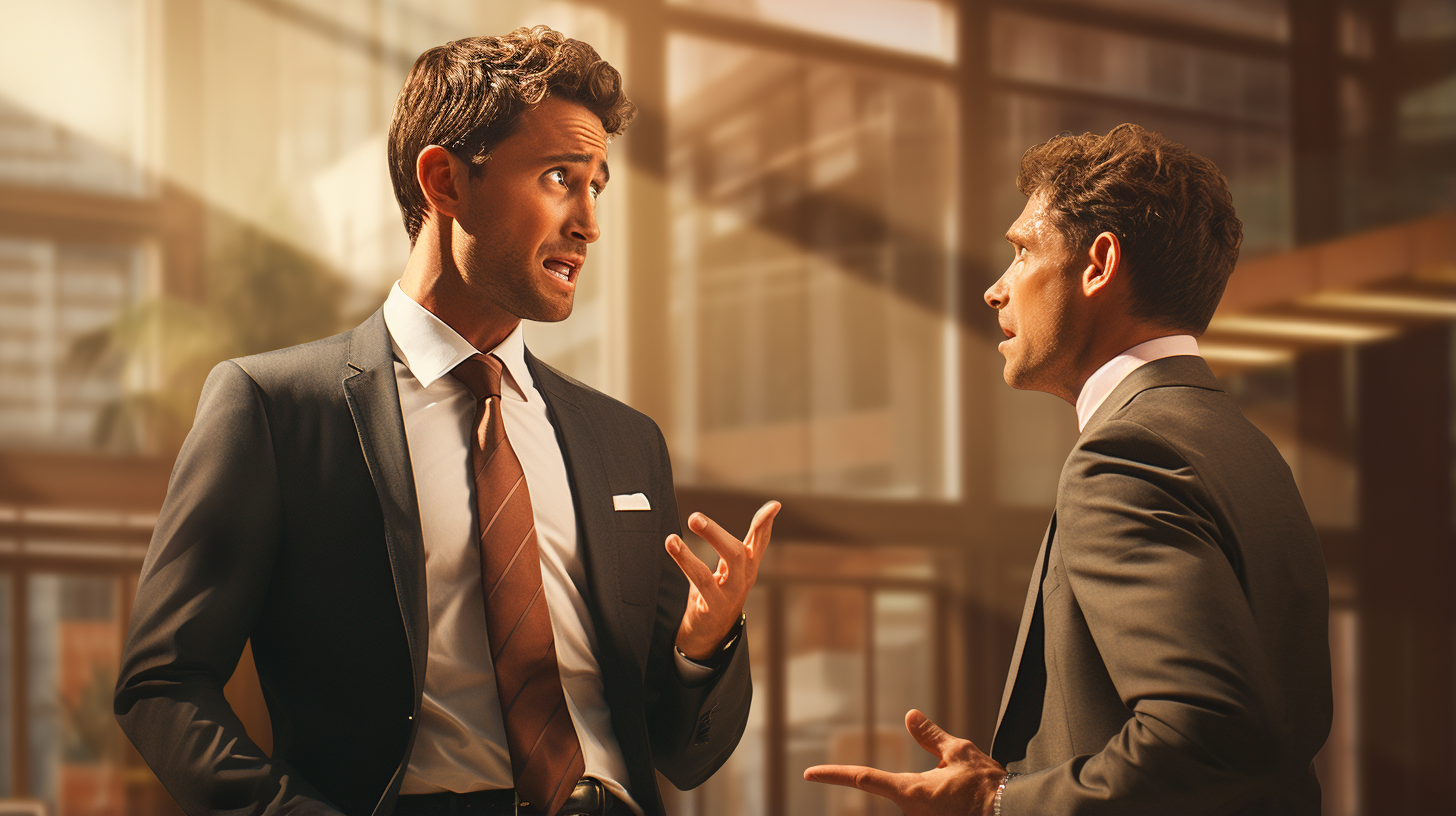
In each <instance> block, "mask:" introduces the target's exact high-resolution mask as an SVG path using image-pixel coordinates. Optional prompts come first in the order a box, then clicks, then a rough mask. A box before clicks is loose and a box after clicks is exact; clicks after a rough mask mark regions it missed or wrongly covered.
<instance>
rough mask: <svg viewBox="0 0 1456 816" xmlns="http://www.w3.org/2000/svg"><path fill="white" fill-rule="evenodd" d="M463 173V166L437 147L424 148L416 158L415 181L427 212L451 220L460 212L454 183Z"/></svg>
mask: <svg viewBox="0 0 1456 816" xmlns="http://www.w3.org/2000/svg"><path fill="white" fill-rule="evenodd" d="M465 173H466V169H465V163H464V162H462V161H461V160H460V159H459V158H458V157H456V156H455V155H454V154H452V153H451V152H450V151H448V150H446V149H445V148H443V147H440V146H439V145H427V146H426V147H425V149H423V150H421V151H420V155H419V156H417V157H416V158H415V178H416V179H417V180H418V181H419V183H420V189H421V190H423V191H424V193H425V201H427V202H429V205H430V208H431V209H433V210H434V211H436V212H438V213H440V214H441V215H446V216H449V217H451V218H454V217H455V216H456V214H458V213H459V211H460V190H459V189H458V187H457V182H458V181H460V180H461V178H462V176H463V175H464V174H465Z"/></svg>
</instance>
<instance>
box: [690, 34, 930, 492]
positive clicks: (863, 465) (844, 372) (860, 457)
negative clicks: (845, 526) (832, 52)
mask: <svg viewBox="0 0 1456 816" xmlns="http://www.w3.org/2000/svg"><path fill="white" fill-rule="evenodd" d="M669 66H670V70H669V86H668V92H669V97H670V98H671V99H672V114H671V122H670V124H671V128H670V132H671V147H670V153H669V163H670V170H669V172H670V174H671V201H672V212H673V213H674V214H675V215H674V223H673V227H672V229H673V238H674V242H673V251H674V255H675V257H674V259H673V279H672V287H673V291H672V298H673V300H672V306H673V314H672V318H671V319H672V320H673V321H674V330H673V336H674V337H678V338H682V340H683V342H682V343H681V344H679V345H677V346H675V347H674V349H673V354H674V368H675V371H676V372H677V375H678V380H679V382H680V383H681V384H680V385H679V386H678V393H679V400H680V401H679V405H678V408H679V410H678V412H677V415H678V417H679V420H678V422H677V427H676V429H675V430H674V436H675V438H674V439H673V440H672V441H673V450H674V455H675V462H674V465H675V468H676V472H677V474H678V476H679V478H680V479H683V480H685V481H688V482H696V483H699V484H707V485H714V486H725V487H749V488H756V489H769V490H791V491H807V492H812V493H819V494H837V495H874V496H880V497H907V498H950V497H951V496H950V494H951V492H952V491H953V490H954V480H953V479H952V478H950V477H949V476H948V475H947V473H948V471H950V470H951V469H952V465H951V464H950V463H949V462H948V457H947V451H948V447H949V446H948V445H947V440H948V439H950V438H952V431H951V430H950V425H951V423H952V422H953V421H954V417H955V415H956V410H955V406H954V405H953V404H951V403H952V402H953V398H952V397H951V395H953V394H955V393H956V388H955V384H954V382H953V378H954V373H953V372H954V371H955V370H956V365H955V361H954V348H955V345H954V343H953V342H951V339H952V338H953V336H954V334H953V326H952V325H951V321H950V320H949V319H948V316H947V308H948V307H947V304H948V303H950V302H952V301H953V298H952V297H951V292H952V276H951V275H950V274H949V273H950V269H951V265H952V260H953V257H954V245H953V238H952V233H953V230H951V229H950V226H949V225H951V224H954V223H955V208H956V198H955V191H954V184H955V160H954V155H955V147H956V145H955V128H954V125H953V121H954V98H953V96H952V93H951V91H950V89H948V88H946V87H943V86H940V85H936V84H933V83H928V82H924V81H920V80H914V79H906V78H903V77H896V76H893V75H885V74H880V73H874V72H870V71H861V70H854V69H850V68H845V67H843V66H840V65H831V64H828V63H822V62H818V61H815V60H810V59H805V58H801V57H798V56H793V55H787V54H782V53H777V52H771V51H764V50H760V49H751V48H744V47H739V46H728V45H722V44H716V43H712V42H709V41H706V40H701V39H697V38H691V37H673V38H671V40H670V43H669Z"/></svg>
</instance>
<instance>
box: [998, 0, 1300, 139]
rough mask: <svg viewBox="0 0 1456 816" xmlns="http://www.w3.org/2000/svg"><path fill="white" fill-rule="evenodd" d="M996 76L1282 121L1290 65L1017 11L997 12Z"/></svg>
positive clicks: (1285, 113) (1286, 105)
mask: <svg viewBox="0 0 1456 816" xmlns="http://www.w3.org/2000/svg"><path fill="white" fill-rule="evenodd" d="M991 30H992V33H991V43H992V53H991V62H992V70H994V71H995V73H996V75H997V76H1000V77H1004V78H1007V79H1014V80H1020V81H1024V82H1032V83H1037V84H1044V85H1049V86H1055V87H1058V88H1069V89H1074V90H1080V91H1092V92H1097V93H1105V94H1112V95H1115V96H1119V97H1124V98H1128V99H1135V100H1141V101H1148V102H1157V103H1160V104H1166V105H1171V106H1174V107H1182V108H1188V109H1190V110H1198V111H1205V112H1209V113H1217V114H1222V115H1228V116H1235V117H1241V118H1246V119H1250V120H1256V121H1260V122H1267V123H1271V124H1280V123H1283V122H1285V121H1287V120H1288V117H1289V70H1288V67H1287V66H1286V65H1285V64H1284V63H1282V62H1280V61H1278V60H1273V59H1265V58H1260V57H1250V56H1244V55H1240V54H1232V53H1229V52H1226V51H1217V50H1214V49H1209V48H1198V47H1194V46H1188V45H1182V44H1179V43H1172V42H1167V41H1161V40H1154V39H1149V38H1146V37H1138V36H1133V35H1129V34H1123V33H1120V32H1117V31H1113V30H1111V29H1104V28H1093V27H1090V26H1085V25H1077V24H1073V23H1062V22H1056V21H1053V20H1048V19H1045V18H1042V17H1033V16H1030V15H1027V14H1019V13H1016V12H997V13H995V14H994V15H993V16H992V18H991Z"/></svg>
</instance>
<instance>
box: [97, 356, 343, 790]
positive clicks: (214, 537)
mask: <svg viewBox="0 0 1456 816" xmlns="http://www.w3.org/2000/svg"><path fill="white" fill-rule="evenodd" d="M279 525H280V500H279V485H278V478H277V473H276V470H275V462H274V456H273V446H272V440H271V437H270V434H269V425H268V416H267V411H266V410H265V407H264V398H263V395H262V393H261V392H260V390H259V388H258V387H257V385H256V384H255V383H254V382H253V379H252V378H251V377H250V376H248V374H247V373H246V372H244V371H243V370H242V369H241V368H240V367H239V366H238V365H237V364H236V363H232V362H226V363H222V364H220V365H218V366H217V367H216V368H214V369H213V370H212V373H211V374H210V375H209V376H208V379H207V384H206V385H205V386H204V388H203V392H202V399H201V401H200V402H199V405H198V411H197V419H196V422H195V423H194V425H193V428H192V431H191V433H189V434H188V436H187V440H186V442H185V443H184V444H183V446H182V450H181V452H180V454H179V455H178V458H177V463H176V465H175V467H174V468H173V471H172V479H171V483H170V485H169V486H168V490H167V498H166V501H165V502H164V503H163V505H162V510H161V513H160V515H159V517H158V519H157V526H156V530H155V533H154V535H153V538H152V542H151V546H150V547H149V548H148V550H147V557H146V561H145V563H144V564H143V565H142V574H141V581H140V583H139V585H138V587H137V596H136V602H135V608H134V611H133V613H132V619H131V626H130V630H129V632H128V634H127V641H126V647H125V650H124V653H123V655H122V662H121V674H120V678H119V679H118V681H117V687H116V697H115V711H116V716H117V720H118V721H119V722H120V723H121V727H122V730H124V731H125V732H126V734H127V736H128V737H130V738H131V741H132V742H133V743H134V744H135V745H136V747H137V750H138V751H140V752H141V754H142V756H143V757H144V758H145V759H146V761H147V763H148V764H149V765H151V767H152V770H153V771H154V772H155V773H156V774H157V778H158V779H160V780H161V781H162V783H163V784H164V785H165V786H166V788H167V791H168V792H169V793H171V794H172V796H173V798H174V799H176V800H177V803H178V804H179V805H180V806H181V807H182V809H183V810H184V811H186V812H187V813H193V814H196V813H214V812H218V811H230V810H246V811H248V812H264V813H284V812H287V813H320V814H322V813H330V814H331V813H336V811H335V810H334V809H333V808H332V807H330V806H328V805H327V804H326V803H325V802H324V801H323V800H322V797H320V795H319V794H318V793H317V791H315V790H314V789H313V788H311V787H310V786H309V785H308V783H307V782H305V781H303V780H301V779H299V778H298V774H297V773H296V772H295V771H294V770H293V769H292V768H290V767H288V766H287V765H286V764H285V763H281V762H276V761H274V760H272V759H270V758H269V757H268V756H266V755H265V754H264V753H263V752H262V751H261V750H260V749H259V748H258V746H257V745H256V744H254V743H253V741H252V740H250V739H249V738H248V735H247V733H246V732H245V731H244V729H243V725H242V723H241V722H240V721H239V720H238V718H237V716H236V715H235V714H234V713H233V711H232V708H231V707H230V706H229V705H228V703H227V701H226V700H225V699H224V698H223V685H224V684H225V683H226V682H227V680H228V678H229V677H230V676H231V675H232V673H233V670H234V668H235V667H236V666H237V662H238V657H239V655H240V654H241V652H242V649H243V645H244V643H245V642H246V641H247V639H248V635H249V632H250V631H251V629H252V627H253V624H254V622H255V621H256V619H257V617H258V614H259V610H260V608H261V607H262V604H263V602H264V599H265V598H266V596H267V594H268V588H269V573H270V571H271V568H272V564H273V559H274V554H275V552H276V548H277V544H278V540H279Z"/></svg>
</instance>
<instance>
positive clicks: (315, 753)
mask: <svg viewBox="0 0 1456 816" xmlns="http://www.w3.org/2000/svg"><path fill="white" fill-rule="evenodd" d="M633 111H634V108H633V106H632V103H631V102H630V101H628V100H627V98H626V97H625V96H624V95H623V93H622V90H621V79H620V77H619V76H618V74H617V72H616V71H615V70H614V69H613V68H612V67H611V66H609V65H607V64H606V63H605V62H603V61H602V60H601V59H600V58H599V57H598V56H597V53H596V52H595V51H594V50H593V49H592V48H591V47H590V46H589V45H587V44H585V43H582V42H579V41H576V40H569V39H566V38H565V37H563V36H562V35H560V34H559V33H557V32H554V31H551V30H549V29H546V28H544V27H538V28H536V29H530V30H528V29H519V30H517V31H515V32H512V33H511V34H509V35H506V36H503V37H478V38H471V39H467V40H460V41H457V42H453V43H449V44H447V45H444V46H441V47H439V48H435V49H431V50H430V51H428V52H426V53H425V54H424V55H422V56H421V57H420V59H419V60H418V61H417V62H416V64H415V67H414V69H413V70H412V71H411V72H410V76H409V78H408V79H407V80H406V82H405V85H404V88H403V90H401V92H400V96H399V100H398V102H397V103H396V107H395V112H394V120H393V124H392V125H391V129H390V140H389V148H390V169H391V175H392V177H393V180H394V184H395V191H396V196H397V197H398V199H399V201H400V205H401V209H402V211H403V213H404V219H405V225H406V228H407V229H408V231H409V234H410V239H411V244H412V249H411V253H410V259H409V263H408V266H407V267H406V269H405V272H404V275H403V277H402V278H401V280H400V282H399V283H398V284H396V286H395V287H394V289H393V291H392V292H391V294H390V296H389V299H388V300H387V301H386V303H385V305H384V307H383V308H382V309H381V310H380V311H379V312H377V313H375V315H374V316H373V317H371V318H369V319H368V320H367V321H365V323H364V324H363V325H361V326H359V327H358V328H356V329H354V330H352V331H349V332H345V333H344V334H341V335H338V336H336V337H331V338H328V339H326V340H320V341H318V342H316V343H311V344H308V345H304V346H299V347H295V348H290V349H284V350H281V351H277V352H272V353H269V354H263V355H258V356H254V357H248V358H243V359H239V360H233V361H229V362H226V363H223V364H221V365H219V366H217V368H215V369H214V370H213V372H212V374H211V376H210V377H209V378H208V382H207V385H206V387H205V389H204V391H203V395H202V399H201V402H200V404H199V406H198V412H197V419H196V422H195V424H194V427H193V430H192V432H191V434H189V436H188V439H187V441H186V443H185V444H184V446H183V449H182V451H181V453H180V454H179V456H178V459H177V464H176V468H175V470H174V471H173V475H172V481H171V484H170V486H169V488H168V494H167V499H166V502H165V504H164V506H163V508H162V511H161V514H160V517H159V518H158V521H157V527H156V532H155V535H154V538H153V540H152V545H151V547H150V549H149V550H148V553H147V559H146V562H145V564H144V566H143V568H142V577H141V583H140V585H139V587H138V590H137V598H136V605H135V611H134V613H133V615H132V620H131V629H130V632H129V634H128V638H127V644H126V649H125V654H124V656H123V659H122V667H121V676H120V679H119V681H118V684H117V692H116V703H115V705H116V713H117V716H118V719H119V720H120V722H121V724H122V727H123V728H124V729H125V731H126V733H127V735H128V736H129V737H130V738H131V739H132V741H133V742H134V743H135V744H136V746H137V748H138V749H139V750H140V751H141V753H142V755H143V756H144V757H145V758H146V760H147V762H148V763H149V764H150V765H151V766H152V768H153V770H155V771H156V773H157V776H158V778H159V779H161V780H162V782H163V783H164V784H165V785H166V786H167V789H168V790H169V791H170V792H171V793H172V795H173V796H174V797H175V798H176V800H177V802H178V803H179V804H180V805H181V806H182V807H183V809H184V810H186V811H187V812H189V813H194V814H197V813H216V812H234V811H236V812H248V813H285V812H286V813H318V814H334V813H340V812H342V813H347V814H365V813H374V814H381V815H382V814H389V813H391V812H393V813H398V814H429V813H442V814H443V813H472V814H507V813H509V814H517V813H520V814H541V813H544V814H549V815H550V816H558V814H561V815H562V816H564V815H565V814H606V815H608V816H627V815H628V814H635V815H636V816H646V815H647V814H661V813H663V803H662V799H661V797H660V795H659V792H658V788H657V780H656V772H661V773H662V774H663V775H664V776H665V777H667V778H668V779H669V780H671V781H672V782H673V783H674V784H676V785H678V786H680V787H684V788H687V787H691V786H694V785H697V784H699V783H701V782H702V781H703V780H704V779H706V778H707V777H708V776H709V775H710V774H712V772H713V771H714V770H715V769H716V768H717V767H718V766H719V765H721V764H722V762H723V761H724V759H726V758H727V756H728V755H729V754H730V753H731V752H732V750H733V748H734V746H735V745H736V743H737V741H738V738H739V736H740V735H741V734H742V732H743V729H744V726H745V723H746V721H747V716H748V707H749V699H750V696H751V684H750V679H749V670H748V665H749V664H748V652H747V644H746V643H745V641H744V638H743V637H742V626H743V623H742V618H741V614H742V608H743V602H744V599H745V597H746V595H747V592H748V589H749V587H750V586H752V584H753V582H754V578H755V576H756V574H757V568H758V564H759V562H760V560H761V559H762V557H763V553H764V548H765V547H766V546H767V545H768V541H769V534H770V531H771V525H772V519H773V516H774V514H775V513H776V512H777V510H778V505H777V504H776V503H773V502H770V503H769V504H767V505H765V506H764V508H763V509H762V510H761V511H760V512H759V513H758V515H757V516H756V517H755V519H754V523H753V526H752V528H751V529H750V531H749V534H748V536H747V538H746V539H745V540H744V541H741V542H740V541H738V540H737V539H735V538H733V537H732V536H731V535H728V534H727V533H726V532H724V531H723V530H722V529H721V528H719V527H718V526H717V525H716V524H714V523H713V522H711V521H709V520H708V519H706V518H704V517H703V516H702V515H701V514H695V515H694V516H693V517H692V519H691V520H690V524H691V526H692V528H693V529H694V530H695V531H696V532H698V533H699V534H700V535H702V536H703V537H704V538H705V539H707V540H708V542H709V543H710V544H712V546H713V547H714V548H715V549H716V550H718V552H719V553H720V555H721V559H720V562H719V565H718V569H717V571H716V572H710V571H709V569H708V568H707V566H706V565H704V564H703V563H702V562H700V561H699V560H698V559H697V558H696V557H694V556H693V555H692V554H691V552H690V551H688V550H687V548H686V547H685V546H684V545H683V542H682V540H681V539H680V538H679V535H678V531H679V526H678V512H677V504H676V501H675V499H674V496H673V484H672V472H671V466H670V464H669V462H668V455H667V448H666V445H665V444H664V442H663V438H662V435H661V433H660V432H659V431H658V429H657V426H656V425H655V424H654V423H653V422H652V421H651V420H650V419H648V418H647V417H645V416H643V415H642V414H639V413H637V412H636V411H633V410H632V409H630V408H628V407H627V406H625V405H623V404H621V403H619V402H617V401H615V400H613V399H611V398H609V397H607V396H604V395H603V394H600V393H598V392H596V391H594V390H592V389H590V388H588V387H586V386H584V385H582V384H580V383H578V382H576V381H574V380H572V379H571V378H569V377H567V376H565V375H563V374H561V373H559V372H557V371H555V370H553V369H552V368H550V367H549V366H547V365H545V364H544V363H541V362H540V361H539V360H537V359H535V357H533V356H532V355H531V354H530V353H529V351H527V350H526V348H525V345H524V343H523V341H522V339H521V328H520V324H521V321H522V320H523V319H526V320H544V321H554V320H561V319H564V318H565V317H566V316H567V315H568V314H570V312H571V307H572V302H573V296H574V293H575V288H576V282H577V279H578V276H579V275H580V274H581V272H582V267H583V263H584V262H585V260H586V251H587V246H588V245H589V244H591V243H592V242H594V241H595V240H596V239H597V237H598V234H599V233H598V229H597V224H596V218H595V207H596V200H597V196H598V195H599V194H600V193H601V191H602V189H603V187H605V185H606V183H607V179H608V168H607V161H606V157H607V143H608V140H609V138H610V137H611V136H612V135H615V134H616V133H619V132H620V131H621V130H622V129H623V128H625V127H626V125H627V123H628V121H629V120H630V119H631V116H632V114H633ZM690 583H691V586H690ZM249 639H251V641H252V644H253V654H254V657H255V659H256V664H257V668H258V676H259V679H260V681H261V683H262V688H263V693H264V696H265V698H266V700H267V704H268V710H269V715H270V718H271V721H272V728H273V738H274V746H273V752H272V756H267V755H265V754H264V753H263V752H262V751H261V750H259V748H258V747H257V746H256V745H255V744H254V743H253V742H252V741H251V740H250V739H249V738H248V735H247V734H246V733H245V732H244V729H243V726H242V724H241V723H240V722H239V721H238V718H237V717H236V716H235V715H234V713H233V711H232V710H231V708H230V707H229V706H228V704H227V702H226V700H225V699H224V697H223V685H224V683H225V682H226V681H227V679H228V677H229V676H230V675H231V674H232V672H233V669H234V667H235V666H236V664H237V661H238V657H239V654H240V652H241V650H242V648H243V645H244V643H245V642H246V641H248V640H249Z"/></svg>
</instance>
